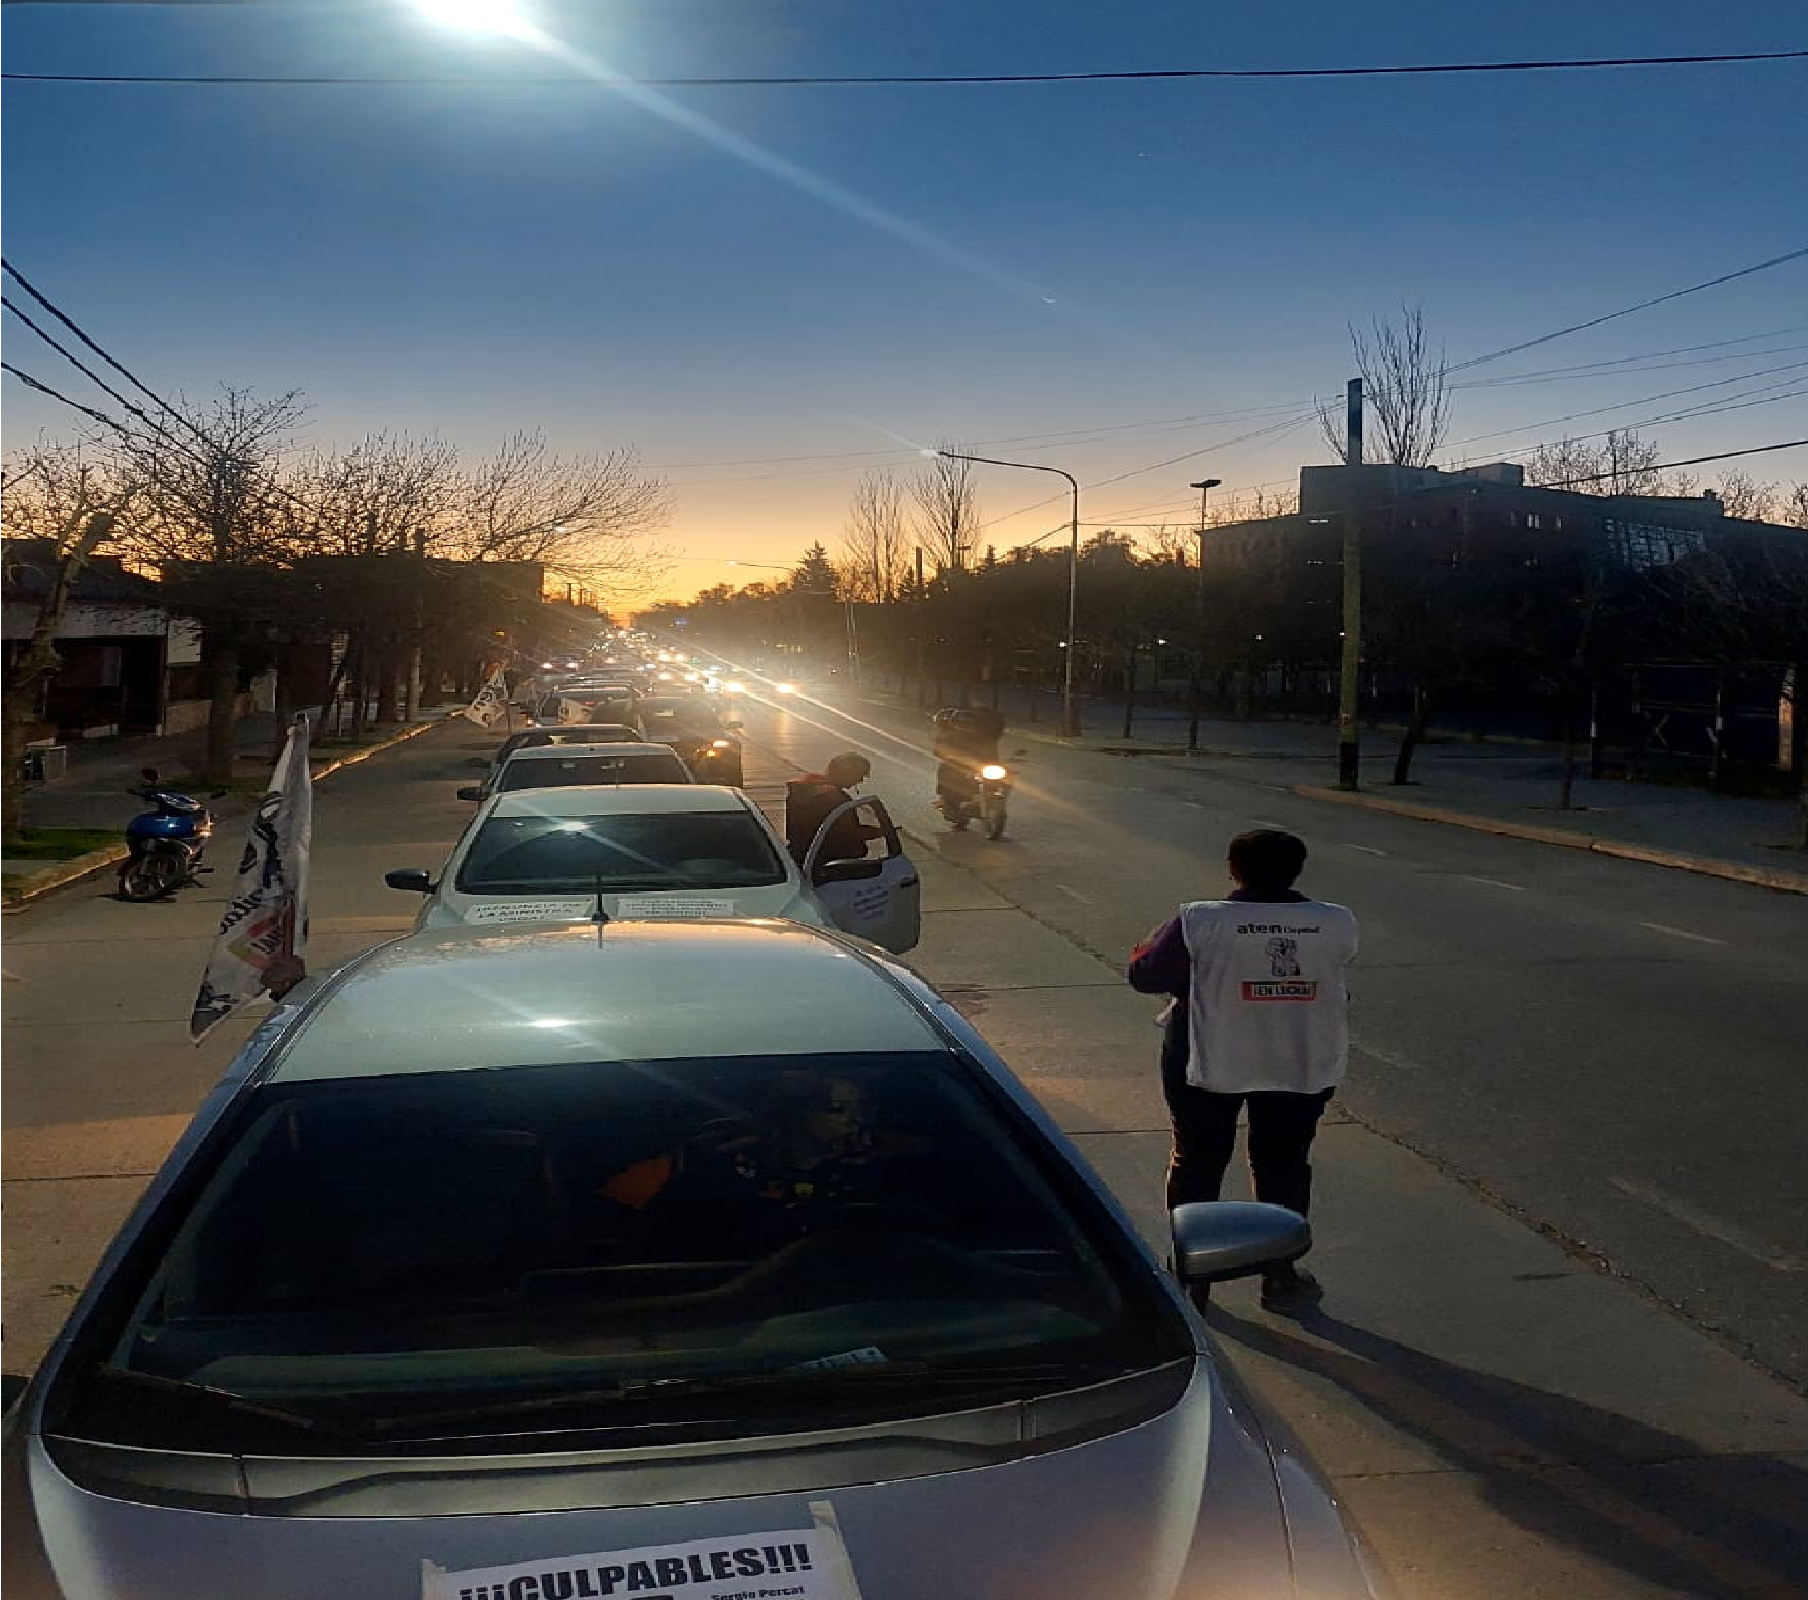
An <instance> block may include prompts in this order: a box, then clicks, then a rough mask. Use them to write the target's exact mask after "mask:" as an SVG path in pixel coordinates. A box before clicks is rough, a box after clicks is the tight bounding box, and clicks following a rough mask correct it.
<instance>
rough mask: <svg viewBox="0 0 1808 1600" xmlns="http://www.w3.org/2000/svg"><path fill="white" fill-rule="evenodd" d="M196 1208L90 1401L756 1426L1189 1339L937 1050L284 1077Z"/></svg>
mask: <svg viewBox="0 0 1808 1600" xmlns="http://www.w3.org/2000/svg"><path fill="white" fill-rule="evenodd" d="M179 1211H180V1214H179V1215H177V1216H174V1217H172V1218H171V1220H170V1221H169V1222H168V1224H167V1225H165V1226H163V1227H161V1228H159V1229H157V1230H156V1236H155V1237H153V1238H149V1239H147V1241H146V1244H145V1248H144V1249H142V1250H141V1251H140V1252H139V1258H140V1262H141V1267H139V1266H138V1265H135V1264H133V1263H128V1265H127V1268H126V1270H125V1274H124V1285H123V1292H122V1294H121V1295H120V1296H119V1297H118V1298H117V1300H116V1301H115V1304H116V1306H117V1310H116V1311H114V1312H113V1313H111V1316H112V1321H111V1322H110V1323H109V1324H107V1325H106V1326H105V1327H103V1328H101V1329H99V1330H97V1331H95V1332H93V1333H91V1335H90V1337H89V1339H88V1341H87V1349H88V1350H89V1351H90V1352H91V1353H92V1355H93V1357H94V1359H93V1360H92V1361H91V1362H89V1363H88V1364H87V1365H86V1366H85V1367H83V1368H82V1369H81V1375H80V1376H79V1377H78V1378H77V1379H76V1385H77V1393H76V1395H75V1397H74V1406H75V1414H74V1415H73V1416H72V1417H70V1418H68V1419H67V1421H66V1423H65V1427H66V1429H67V1431H79V1432H80V1434H81V1435H82V1436H83V1437H87V1438H92V1439H100V1440H112V1441H116V1442H121V1443H148V1444H152V1445H155V1446H156V1447H159V1448H163V1449H168V1450H176V1451H181V1450H207V1449H216V1450H217V1449H239V1448H247V1449H256V1448H264V1447H276V1448H280V1449H282V1450H283V1451H284V1452H285V1453H329V1454H345V1453H348V1452H349V1451H354V1450H357V1449H360V1448H367V1449H369V1450H371V1451H373V1452H380V1451H381V1450H382V1449H383V1448H384V1447H385V1446H386V1445H388V1444H391V1443H394V1442H398V1441H405V1440H409V1439H426V1438H435V1439H443V1438H455V1439H459V1440H461V1441H465V1442H470V1443H472V1444H473V1446H474V1447H475V1448H477V1449H484V1448H486V1447H488V1448H498V1449H500V1448H514V1449H519V1448H522V1444H521V1438H520V1436H521V1435H522V1434H524V1433H537V1434H545V1433H548V1432H557V1431H560V1430H561V1429H589V1428H610V1429H612V1428H622V1429H630V1428H632V1429H637V1430H641V1433H640V1434H639V1435H637V1437H639V1436H644V1433H645V1430H647V1429H649V1428H652V1429H657V1428H658V1427H660V1426H662V1425H670V1426H683V1427H685V1428H687V1429H691V1430H695V1429H697V1428H699V1427H701V1428H704V1429H707V1430H710V1431H712V1432H714V1433H718V1434H721V1435H724V1436H735V1435H740V1434H744V1433H747V1432H750V1431H755V1429H756V1427H757V1429H758V1431H769V1432H770V1431H782V1430H784V1429H787V1428H808V1427H819V1426H822V1425H823V1424H824V1422H825V1420H826V1419H827V1418H829V1417H834V1416H842V1415H845V1414H846V1413H847V1412H849V1411H850V1410H851V1411H855V1412H859V1413H864V1414H867V1415H872V1414H884V1413H890V1414H894V1415H921V1414H924V1413H928V1412H935V1411H948V1410H960V1409H965V1408H967V1407H968V1406H971V1405H975V1404H984V1403H986V1402H987V1401H988V1400H999V1399H1010V1398H1022V1397H1026V1396H1027V1395H1032V1394H1034V1393H1037V1392H1047V1391H1050V1390H1054V1389H1060V1388H1074V1387H1080V1386H1082V1385H1084V1384H1086V1383H1094V1382H1099V1381H1102V1380H1104V1379H1107V1378H1112V1377H1118V1376H1123V1375H1125V1374H1128V1373H1131V1372H1135V1371H1142V1370H1146V1369H1148V1368H1150V1367H1152V1366H1155V1365H1159V1364H1162V1363H1164V1362H1167V1361H1171V1360H1176V1359H1179V1358H1183V1357H1185V1356H1187V1355H1188V1354H1189V1353H1190V1339H1189V1337H1188V1335H1187V1334H1186V1331H1185V1327H1184V1324H1181V1323H1180V1322H1179V1319H1178V1318H1177V1316H1176V1315H1175V1314H1174V1312H1173V1311H1172V1309H1171V1308H1169V1307H1168V1305H1167V1303H1166V1302H1165V1300H1163V1299H1162V1298H1161V1297H1160V1296H1159V1295H1158V1294H1157V1293H1156V1292H1155V1291H1154V1289H1153V1287H1152V1283H1151V1277H1150V1274H1149V1273H1148V1271H1147V1269H1146V1267H1145V1266H1144V1265H1143V1264H1142V1262H1141V1259H1140V1257H1138V1256H1136V1255H1135V1254H1134V1253H1133V1252H1132V1251H1131V1250H1130V1249H1129V1247H1128V1245H1127V1244H1126V1242H1125V1240H1124V1239H1123V1237H1122V1236H1121V1234H1119V1233H1118V1231H1117V1228H1116V1225H1115V1224H1114V1223H1113V1222H1112V1221H1111V1220H1110V1218H1109V1216H1108V1214H1106V1213H1105V1212H1104V1211H1103V1210H1102V1209H1101V1208H1100V1207H1099V1205H1098V1203H1097V1202H1096V1200H1094V1199H1093V1198H1092V1196H1091V1195H1090V1193H1089V1191H1087V1190H1086V1189H1085V1188H1084V1186H1083V1184H1081V1183H1080V1181H1079V1180H1078V1178H1077V1176H1076V1175H1075V1174H1074V1173H1072V1172H1071V1170H1069V1169H1068V1168H1067V1167H1066V1166H1065V1164H1064V1163H1063V1162H1062V1161H1061V1160H1060V1158H1059V1157H1058V1156H1057V1155H1056V1154H1055V1153H1054V1152H1053V1151H1052V1150H1050V1149H1049V1148H1048V1147H1047V1146H1046V1145H1045V1144H1044V1143H1043V1141H1042V1138H1041V1135H1040V1134H1039V1133H1037V1132H1036V1131H1035V1130H1034V1129H1033V1128H1031V1127H1029V1126H1028V1125H1027V1124H1024V1123H1022V1122H1021V1121H1020V1119H1019V1118H1018V1117H1017V1115H1016V1113H1015V1112H1014V1111H1012V1110H1011V1109H1010V1108H1009V1107H1008V1106H1006V1105H1004V1104H1003V1102H1002V1101H1000V1100H999V1099H998V1098H997V1097H996V1096H995V1093H994V1091H992V1090H991V1089H990V1088H989V1087H988V1086H987V1085H985V1084H984V1083H983V1082H982V1081H981V1080H980V1078H979V1076H978V1074H977V1073H976V1072H975V1071H974V1069H972V1068H971V1067H969V1066H968V1065H967V1064H966V1063H964V1062H963V1061H961V1060H960V1059H959V1058H957V1057H953V1056H949V1055H944V1054H940V1053H924V1054H915V1053H911V1054H901V1055H866V1056H851V1057H847V1056H838V1055H821V1056H801V1057H798V1056H792V1057H785V1058H775V1059H766V1058H760V1057H738V1058H720V1059H717V1058H711V1059H703V1060H681V1061H653V1062H636V1063H600V1064H599V1063H576V1064H572V1063H560V1064H557V1065H548V1066H532V1067H515V1068H504V1069H496V1070H492V1071H487V1072H451V1073H438V1074H428V1075H420V1076H398V1077H383V1078H375V1079H364V1080H359V1079H341V1080H334V1081H330V1082H315V1083H297V1084H271V1085H267V1086H265V1087H264V1088H261V1089H259V1090H257V1091H256V1092H255V1093H253V1094H252V1095H251V1096H250V1097H249V1098H248V1100H247V1102H246V1104H245V1106H244V1108H243V1110H242V1112H241V1113H240V1114H239V1116H238V1117H237V1119H236V1123H235V1126H234V1129H233V1131H232V1133H231V1134H230V1135H229V1137H228V1138H227V1139H226V1140H224V1141H223V1143H222V1146H221V1147H220V1148H219V1151H218V1154H217V1155H216V1157H215V1158H214V1160H213V1161H212V1163H211V1167H210V1170H209V1171H208V1172H207V1173H206V1174H205V1175H204V1176H203V1177H202V1178H201V1179H200V1181H199V1182H198V1183H197V1184H195V1185H194V1186H192V1187H191V1189H190V1191H189V1194H188V1195H187V1196H186V1197H185V1199H184V1200H183V1201H182V1203H181V1205H180V1207H179ZM102 1368H105V1369H107V1370H100V1369H102ZM185 1386H204V1387H201V1388H194V1387H185ZM247 1400H248V1401H250V1402H252V1403H253V1404H246V1403H245V1402H246V1401H247ZM259 1408H261V1409H259ZM501 1436H509V1437H508V1439H507V1443H506V1444H504V1443H503V1442H502V1439H501ZM486 1439H489V1440H493V1441H495V1442H493V1443H490V1444H488V1445H487V1446H486V1443H485V1441H486Z"/></svg>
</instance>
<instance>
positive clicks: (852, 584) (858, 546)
mask: <svg viewBox="0 0 1808 1600" xmlns="http://www.w3.org/2000/svg"><path fill="white" fill-rule="evenodd" d="M841 549H842V560H841V577H842V583H843V586H844V587H845V588H846V590H847V592H848V595H849V598H851V599H854V600H868V601H875V602H879V603H881V604H883V603H885V602H888V601H891V600H895V599H896V598H897V597H898V595H899V594H900V593H902V592H903V589H904V585H905V583H906V581H907V577H908V572H909V562H910V534H909V531H908V530H907V528H906V526H905V520H904V488H903V485H901V484H900V483H899V482H898V480H897V478H896V477H895V476H894V475H893V474H892V473H890V472H883V471H881V472H864V473H862V474H861V475H860V481H859V482H858V483H856V484H855V485H854V494H853V498H852V499H851V500H850V501H849V503H848V514H847V522H846V523H845V524H844V525H843V528H842V534H841Z"/></svg>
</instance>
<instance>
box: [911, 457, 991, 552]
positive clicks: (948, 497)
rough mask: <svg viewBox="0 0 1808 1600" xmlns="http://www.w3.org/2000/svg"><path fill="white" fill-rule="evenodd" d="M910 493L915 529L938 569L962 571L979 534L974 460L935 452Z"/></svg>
mask: <svg viewBox="0 0 1808 1600" xmlns="http://www.w3.org/2000/svg"><path fill="white" fill-rule="evenodd" d="M964 448H965V447H964V446H962V445H958V444H950V443H946V442H944V443H943V444H941V445H940V446H938V449H942V450H961V449H964ZM910 496H911V498H912V499H913V500H915V501H916V504H917V532H918V537H919V539H920V540H921V542H922V545H923V548H924V549H925V550H927V551H928V552H929V555H930V558H931V559H932V560H933V561H934V562H935V564H936V566H937V568H939V569H940V570H941V571H943V572H960V571H962V570H963V569H964V568H965V567H966V565H967V557H968V555H969V554H970V553H971V552H972V549H973V543H974V540H975V539H976V538H977V537H978V535H979V495H978V491H977V489H976V487H975V485H974V482H973V463H972V462H971V461H960V460H956V459H954V458H952V457H950V456H945V455H937V456H935V457H934V458H933V459H932V460H930V461H929V462H928V463H927V464H926V465H925V466H924V468H923V470H922V471H921V472H920V473H918V474H917V477H916V480H915V482H913V483H912V484H911V486H910Z"/></svg>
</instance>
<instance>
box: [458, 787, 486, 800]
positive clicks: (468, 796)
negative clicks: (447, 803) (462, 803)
mask: <svg viewBox="0 0 1808 1600" xmlns="http://www.w3.org/2000/svg"><path fill="white" fill-rule="evenodd" d="M458 798H459V799H460V800H481V799H482V798H483V785H482V784H481V783H467V784H466V785H465V786H464V787H463V788H462V789H460V790H459V791H458Z"/></svg>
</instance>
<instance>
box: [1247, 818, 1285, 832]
mask: <svg viewBox="0 0 1808 1600" xmlns="http://www.w3.org/2000/svg"><path fill="white" fill-rule="evenodd" d="M1250 820H1251V821H1252V822H1253V823H1254V824H1255V826H1256V827H1258V828H1274V829H1277V830H1279V831H1280V832H1282V833H1285V832H1286V831H1287V825H1286V824H1285V823H1282V822H1264V821H1263V820H1262V819H1261V818H1260V817H1253V818H1251V819H1250Z"/></svg>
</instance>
